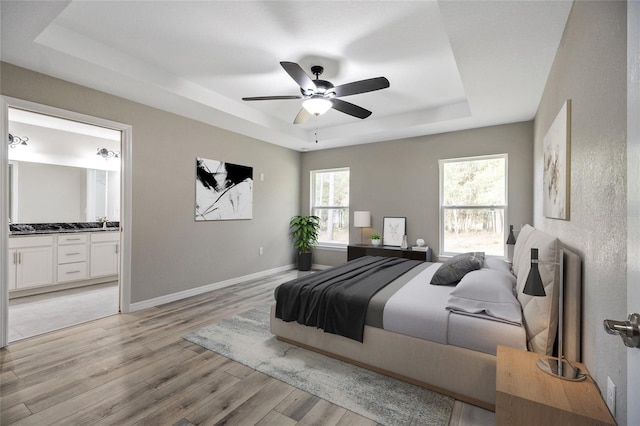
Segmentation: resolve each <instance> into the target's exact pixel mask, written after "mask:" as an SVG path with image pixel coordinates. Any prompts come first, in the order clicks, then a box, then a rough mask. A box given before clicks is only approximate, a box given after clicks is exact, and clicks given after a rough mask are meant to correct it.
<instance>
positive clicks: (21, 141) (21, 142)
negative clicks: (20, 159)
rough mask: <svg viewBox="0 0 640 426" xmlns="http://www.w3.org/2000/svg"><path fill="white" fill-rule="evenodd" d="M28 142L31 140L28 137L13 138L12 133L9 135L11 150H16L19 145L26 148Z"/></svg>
mask: <svg viewBox="0 0 640 426" xmlns="http://www.w3.org/2000/svg"><path fill="white" fill-rule="evenodd" d="M28 140H29V138H28V137H26V136H23V137H20V136H13V135H12V134H11V133H9V148H15V147H16V146H18V145H25V146H26V145H27V141H28Z"/></svg>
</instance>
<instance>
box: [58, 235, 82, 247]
mask: <svg viewBox="0 0 640 426" xmlns="http://www.w3.org/2000/svg"><path fill="white" fill-rule="evenodd" d="M86 242H87V234H61V235H58V245H61V244H85V243H86Z"/></svg>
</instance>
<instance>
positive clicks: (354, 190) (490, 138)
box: [300, 122, 533, 266]
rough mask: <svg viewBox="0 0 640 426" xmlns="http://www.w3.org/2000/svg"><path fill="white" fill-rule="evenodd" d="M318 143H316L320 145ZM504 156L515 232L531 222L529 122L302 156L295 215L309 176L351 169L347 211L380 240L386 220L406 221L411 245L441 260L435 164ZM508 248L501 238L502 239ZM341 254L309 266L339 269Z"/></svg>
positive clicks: (324, 254)
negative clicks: (423, 246) (422, 245)
mask: <svg viewBox="0 0 640 426" xmlns="http://www.w3.org/2000/svg"><path fill="white" fill-rule="evenodd" d="M320 143H321V142H320ZM503 153H507V154H509V176H508V179H509V194H508V195H509V200H508V201H509V216H508V218H507V223H509V224H514V225H516V227H518V226H519V225H521V224H526V223H531V222H532V219H533V217H532V215H531V212H532V209H533V204H532V199H533V192H532V186H533V185H532V177H533V168H532V165H533V122H523V123H516V124H508V125H503V126H492V127H485V128H480V129H473V130H465V131H460V132H453V133H444V134H440V135H432V136H422V137H417V138H411V139H403V140H397V141H390V142H384V143H376V144H369V145H356V146H351V147H345V148H336V149H328V150H323V151H314V152H306V153H304V154H302V186H301V189H302V193H301V197H300V200H301V204H300V211H301V212H303V213H305V214H306V213H308V212H309V206H310V204H309V203H310V201H309V190H308V188H309V178H310V171H311V170H317V169H326V168H333V167H343V166H348V167H350V170H351V179H350V209H351V221H353V211H355V210H369V211H371V216H372V219H371V220H372V224H371V225H372V229H368V230H366V234H365V238H366V236H367V235H368V234H370V233H371V232H373V230H375V231H377V232H380V233H382V220H383V218H384V217H385V216H400V217H406V218H407V238H408V240H409V242H410V243H411V244H413V243H414V242H415V240H416V239H418V238H423V239H424V240H425V241H426V243H427V245H429V246H430V247H432V248H433V250H434V254H437V253H439V249H440V247H439V233H438V214H439V184H438V179H439V169H438V160H440V159H446V158H458V157H468V156H475V155H489V154H503ZM349 234H350V242H351V243H359V242H360V229H359V228H353V227H352V228H351V230H350V233H349ZM505 241H506V238H505ZM346 259H347V256H346V253H345V252H344V251H342V252H341V251H335V250H324V249H316V250H315V252H314V263H316V264H320V265H331V266H334V265H338V264H340V263H343V262H345V261H346Z"/></svg>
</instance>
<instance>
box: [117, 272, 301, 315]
mask: <svg viewBox="0 0 640 426" xmlns="http://www.w3.org/2000/svg"><path fill="white" fill-rule="evenodd" d="M292 269H295V265H293V264H290V265H285V266H280V267H278V268H273V269H268V270H266V271H261V272H256V273H254V274H249V275H244V276H242V277H237V278H231V279H229V280H225V281H220V282H217V283H213V284H207V285H203V286H200V287H196V288H191V289H189V290H184V291H179V292H177V293H172V294H167V295H164V296H160V297H156V298H153V299H147V300H143V301H141V302H135V303H131V304H130V305H129V307H130V308H131V310H130V312H135V311H139V310H141V309H147V308H152V307H154V306H158V305H163V304H165V303H170V302H175V301H178V300H182V299H186V298H187V297H191V296H197V295H199V294H203V293H207V292H209V291H213V290H218V289H221V288H224V287H229V286H232V285H235V284H239V283H242V282H245V281H249V280H255V279H259V278H264V277H266V276H269V275H273V274H276V273H279V272H285V271H289V270H292Z"/></svg>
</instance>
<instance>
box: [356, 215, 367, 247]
mask: <svg viewBox="0 0 640 426" xmlns="http://www.w3.org/2000/svg"><path fill="white" fill-rule="evenodd" d="M353 226H355V227H356V228H360V244H363V242H362V228H369V227H370V226H371V212H366V211H357V212H355V211H354V212H353Z"/></svg>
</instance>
